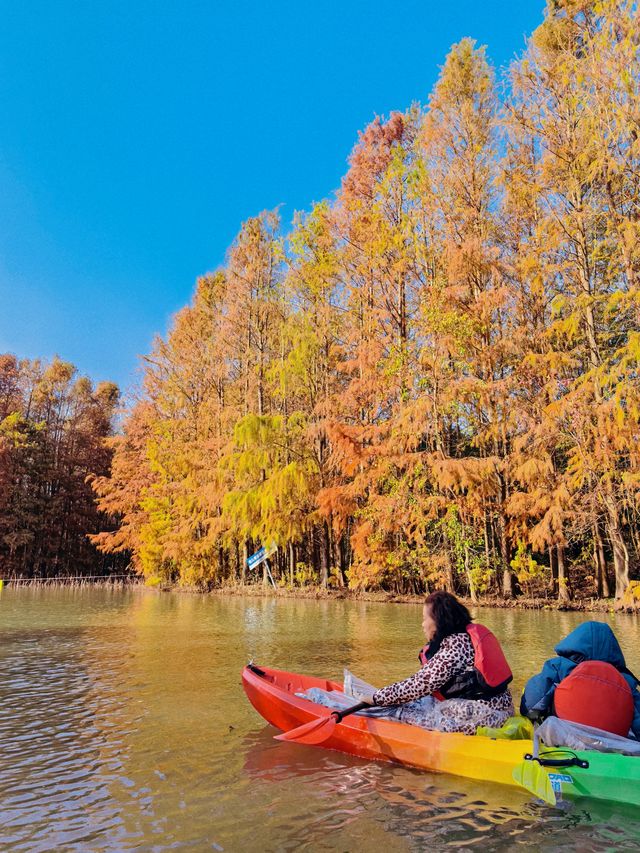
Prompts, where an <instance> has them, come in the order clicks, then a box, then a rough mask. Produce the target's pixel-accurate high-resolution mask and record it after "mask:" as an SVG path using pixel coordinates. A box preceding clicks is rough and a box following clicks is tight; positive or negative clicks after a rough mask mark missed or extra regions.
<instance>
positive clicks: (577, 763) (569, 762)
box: [524, 750, 589, 770]
mask: <svg viewBox="0 0 640 853" xmlns="http://www.w3.org/2000/svg"><path fill="white" fill-rule="evenodd" d="M558 751H561V750H558ZM524 760H525V761H537V762H538V764H539V765H540V766H541V767H581V768H582V769H583V770H588V769H589V762H588V761H584V759H582V758H578V756H577V755H575V753H572V754H571V755H570V756H568V757H567V758H545V757H544V755H531V753H530V752H528V753H527V754H526V755H525V757H524Z"/></svg>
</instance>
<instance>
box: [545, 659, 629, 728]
mask: <svg viewBox="0 0 640 853" xmlns="http://www.w3.org/2000/svg"><path fill="white" fill-rule="evenodd" d="M553 704H554V708H555V714H556V716H557V717H560V719H561V720H569V721H570V722H572V723H582V725H584V726H593V727H594V728H596V729H603V730H604V731H605V732H613V734H616V735H621V736H622V737H626V736H627V735H628V734H629V729H630V728H631V722H632V720H633V711H634V703H633V695H632V693H631V688H630V687H629V684H628V683H627V681H626V680H625V679H624V678H623V677H622V675H621V674H620V673H619V672H618V670H617V669H616V668H615V666H613V665H612V664H610V663H606V662H605V661H601V660H585V661H583V662H582V663H579V664H578V666H577V667H576V668H575V669H574V670H572V671H571V672H570V673H569V675H567V677H566V678H563V679H562V681H561V682H560V684H558V686H557V687H556V689H555V692H554V694H553Z"/></svg>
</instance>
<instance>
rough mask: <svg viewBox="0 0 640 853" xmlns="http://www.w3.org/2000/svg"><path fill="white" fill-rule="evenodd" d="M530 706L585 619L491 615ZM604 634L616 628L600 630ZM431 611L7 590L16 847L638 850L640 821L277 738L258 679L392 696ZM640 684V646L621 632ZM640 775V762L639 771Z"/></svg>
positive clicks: (3, 600)
mask: <svg viewBox="0 0 640 853" xmlns="http://www.w3.org/2000/svg"><path fill="white" fill-rule="evenodd" d="M477 615H478V617H479V618H480V619H481V621H482V622H484V623H485V624H487V625H488V626H489V627H490V628H492V629H493V630H494V631H495V632H496V633H497V634H498V635H499V637H500V638H501V639H502V641H503V644H504V647H505V649H506V651H507V654H508V657H509V659H510V661H511V663H512V666H513V667H514V669H515V670H516V672H517V676H516V679H515V685H514V695H519V693H520V691H521V689H522V685H523V683H524V681H525V680H526V677H527V675H528V674H530V673H531V672H533V671H534V670H535V669H537V668H538V667H539V666H540V664H541V663H542V661H543V660H544V659H545V658H546V657H548V656H549V654H550V653H551V647H552V645H553V644H554V643H555V642H557V640H558V639H560V637H561V636H562V635H564V634H566V633H567V632H568V631H570V630H571V629H572V628H573V627H575V626H576V625H577V624H578V623H579V622H580V621H581V620H582V618H583V617H582V616H581V615H579V614H569V613H549V612H526V611H525V612H523V611H504V610H503V611H499V610H486V611H479V612H478V614H477ZM598 618H604V617H598ZM420 621H421V620H420V608H419V606H417V605H394V604H378V603H358V602H342V601H336V602H328V601H308V600H280V601H275V600H271V599H262V598H220V597H206V596H197V595H178V594H175V595H174V594H161V593H155V592H151V591H145V590H142V589H140V590H131V591H125V592H122V591H108V590H107V591H105V590H91V589H90V590H46V589H45V590H33V589H12V588H11V587H9V588H5V589H4V590H3V591H2V592H1V593H0V848H1V849H2V850H29V851H32V850H53V849H56V850H61V849H62V850H83V851H84V850H129V849H137V850H168V849H187V850H226V851H236V850H237V851H252V850H256V851H257V850H267V851H270V850H300V849H302V850H304V849H306V850H338V851H365V850H383V851H384V853H391V851H403V850H427V849H428V850H465V849H468V848H474V847H478V848H481V849H482V850H484V851H493V850H508V849H514V848H520V849H527V850H541V851H546V850H559V849H563V850H575V851H601V850H623V849H629V850H637V849H639V848H640V814H638V810H635V809H632V808H624V807H621V806H614V805H607V804H598V803H587V804H585V803H580V804H568V803H563V804H562V805H561V807H559V808H550V807H547V806H543V805H541V804H540V803H538V802H535V801H534V800H533V799H532V798H531V797H530V796H529V795H528V794H527V793H526V792H525V791H522V792H521V791H519V790H517V789H515V788H509V787H503V786H499V785H491V784H482V783H478V782H472V781H469V780H464V779H456V778H454V777H451V776H444V775H435V774H429V773H423V772H417V771H414V770H410V769H407V768H404V767H400V766H394V765H390V764H378V763H374V762H367V761H362V760H360V759H357V758H354V757H351V756H348V755H343V754H340V753H336V752H330V751H328V750H323V749H314V748H312V747H304V746H299V745H296V744H283V743H279V742H276V741H274V740H273V734H274V733H275V731H274V730H273V729H272V728H271V727H269V726H267V725H265V723H264V721H262V720H261V718H260V717H259V716H258V715H257V714H256V713H255V711H254V710H253V709H252V708H251V706H250V705H249V703H248V702H247V700H246V699H245V697H244V694H243V691H242V687H241V683H240V671H241V668H242V665H243V664H244V663H245V662H246V661H247V660H248V659H249V658H250V657H253V658H254V659H255V660H256V661H257V662H258V663H263V664H267V665H272V666H276V667H281V668H284V669H291V670H298V671H302V672H307V673H310V674H315V675H322V676H334V677H336V678H338V679H339V678H340V677H341V673H342V668H343V667H344V666H347V667H349V668H351V669H352V670H353V671H354V672H356V673H357V674H358V675H361V676H362V677H364V678H366V679H367V680H368V681H371V682H373V683H375V684H378V685H382V684H383V683H385V682H388V681H391V680H394V679H396V678H399V677H402V676H404V675H407V674H409V673H410V672H411V671H412V670H413V669H414V665H415V663H416V653H417V649H418V647H419V645H420ZM608 621H610V622H611V624H612V625H613V627H614V629H615V631H616V633H617V635H618V637H619V638H620V641H621V643H622V646H623V649H624V651H625V653H626V655H627V662H628V665H629V666H630V667H631V668H632V669H634V668H635V669H636V671H640V644H639V639H640V629H639V626H638V621H637V619H635V618H633V617H630V616H617V617H613V616H611V617H609V619H608ZM639 760H640V759H639Z"/></svg>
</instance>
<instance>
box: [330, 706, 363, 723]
mask: <svg viewBox="0 0 640 853" xmlns="http://www.w3.org/2000/svg"><path fill="white" fill-rule="evenodd" d="M372 707H373V706H372V704H371V702H358V704H357V705H353V706H352V707H351V708H345V709H344V711H334V712H333V713H332V714H331V716H332V717H335V718H336V722H337V723H341V722H342V721H343V720H344V718H345V717H348V716H349V714H355V713H356V712H357V711H364V709H365V708H372Z"/></svg>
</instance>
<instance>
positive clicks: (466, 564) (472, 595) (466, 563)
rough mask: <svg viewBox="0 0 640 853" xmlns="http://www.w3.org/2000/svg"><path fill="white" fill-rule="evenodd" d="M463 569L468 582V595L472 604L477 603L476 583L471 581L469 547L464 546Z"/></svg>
mask: <svg viewBox="0 0 640 853" xmlns="http://www.w3.org/2000/svg"><path fill="white" fill-rule="evenodd" d="M464 570H465V572H466V575H467V583H468V584H469V596H470V598H471V601H473V603H474V604H477V603H478V596H477V595H476V585H475V584H474V582H473V575H472V574H471V568H470V566H469V548H468V547H467V546H466V545H465V546H464Z"/></svg>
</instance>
